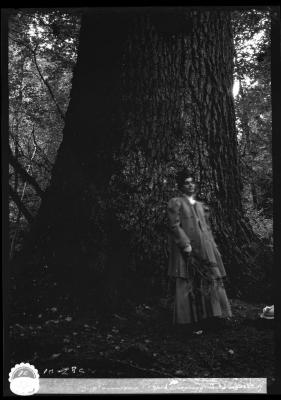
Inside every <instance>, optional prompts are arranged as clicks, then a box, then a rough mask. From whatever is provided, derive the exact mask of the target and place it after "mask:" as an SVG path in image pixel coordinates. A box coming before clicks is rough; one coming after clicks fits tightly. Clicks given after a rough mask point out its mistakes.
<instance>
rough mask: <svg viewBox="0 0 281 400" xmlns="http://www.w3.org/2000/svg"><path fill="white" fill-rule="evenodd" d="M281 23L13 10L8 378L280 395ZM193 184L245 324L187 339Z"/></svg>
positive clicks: (209, 14)
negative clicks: (224, 384)
mask: <svg viewBox="0 0 281 400" xmlns="http://www.w3.org/2000/svg"><path fill="white" fill-rule="evenodd" d="M277 19H278V12H275V11H274V9H273V7H266V6H265V7H262V8H257V7H256V8H250V7H247V8H237V9H236V8H233V7H223V8H222V7H218V8H216V7H211V8H208V7H202V8H200V7H186V8H185V7H139V8H133V7H131V8H121V7H119V8H89V9H78V8H71V9H56V8H51V9H40V8H38V9H28V8H23V9H16V10H14V11H13V10H9V21H8V90H9V124H8V128H9V129H8V140H7V141H6V151H7V153H8V162H9V168H8V174H9V183H8V186H9V193H8V194H9V198H8V202H9V243H8V245H9V246H8V247H9V248H8V252H9V254H8V256H9V265H8V266H7V268H6V270H5V272H6V277H7V281H5V283H4V284H5V287H6V288H7V289H8V290H7V297H5V302H6V306H7V307H6V308H5V313H6V315H5V318H6V319H5V322H6V331H5V333H6V339H8V340H6V342H7V347H5V351H6V355H7V354H8V353H9V354H8V355H7V357H6V360H7V365H8V366H7V368H8V369H9V371H10V369H11V368H12V367H14V365H15V364H16V363H19V362H22V361H24V362H30V363H32V364H34V365H35V366H36V368H38V371H39V374H40V377H49V378H51V377H65V376H71V377H78V376H79V377H90V378H93V377H95V378H97V377H98V378H107V377H108V378H112V377H122V378H128V377H132V378H135V377H138V378H139V377H149V378H151V377H158V378H167V377H168V378H169V377H175V376H176V377H189V378H190V377H214V378H217V377H266V378H267V379H268V385H273V384H274V382H275V378H276V371H275V369H274V362H275V355H276V348H275V338H274V331H273V328H274V323H275V321H276V320H266V319H262V318H260V313H261V311H262V309H263V308H264V306H265V305H266V304H267V305H270V304H274V303H275V301H274V297H273V296H274V294H273V286H274V283H273V280H274V278H273V243H274V241H276V237H274V239H275V240H274V239H273V193H272V178H273V171H272V132H271V131H272V115H271V114H272V103H271V101H272V99H271V67H272V66H271V58H272V51H271V50H272V49H273V48H274V45H275V48H276V46H277V44H276V42H275V44H274V41H273V36H271V33H272V32H271V28H272V29H273V28H274V26H272V25H271V24H272V22H274V21H275V30H278V29H279V25H278V24H279V21H278V24H277V23H276V21H277ZM277 25H278V28H277ZM275 78H276V77H275ZM274 105H275V103H274ZM275 107H276V106H275ZM273 111H274V110H273ZM277 113H278V112H277ZM182 166H185V167H188V168H189V169H190V170H191V171H192V172H193V173H194V175H195V177H196V179H197V181H198V183H199V186H198V189H199V191H198V198H199V199H200V200H201V201H203V202H205V204H206V205H207V206H208V207H209V210H210V212H209V220H210V223H211V225H212V230H213V233H214V236H215V240H216V242H217V244H218V248H219V251H220V252H221V254H222V258H223V262H224V265H225V269H226V272H227V280H226V290H227V294H228V297H229V300H230V303H231V308H232V311H233V317H232V318H231V320H229V321H226V325H225V326H224V327H222V329H218V327H217V326H215V324H214V326H211V327H209V328H208V329H206V330H205V329H203V330H200V331H196V332H193V333H192V335H189V336H186V333H184V332H180V330H178V329H177V328H178V327H176V326H174V325H173V324H172V310H173V295H174V287H173V281H172V280H171V281H169V280H168V277H167V264H168V233H169V230H168V225H167V202H168V200H169V199H170V198H171V197H173V196H177V195H178V194H179V191H178V188H177V186H176V183H175V174H176V171H177V169H178V168H179V167H182ZM275 171H276V170H275ZM275 250H276V246H275ZM7 352H8V353H7ZM9 371H8V372H7V375H8V373H9ZM8 390H9V389H8ZM9 393H10V392H9Z"/></svg>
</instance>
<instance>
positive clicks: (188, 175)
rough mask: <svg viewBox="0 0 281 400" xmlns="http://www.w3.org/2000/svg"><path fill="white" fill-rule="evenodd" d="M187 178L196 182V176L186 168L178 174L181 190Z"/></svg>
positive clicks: (178, 183) (177, 180) (177, 179)
mask: <svg viewBox="0 0 281 400" xmlns="http://www.w3.org/2000/svg"><path fill="white" fill-rule="evenodd" d="M186 178H192V179H193V181H195V178H194V175H193V173H192V172H191V171H190V170H189V169H186V168H184V169H181V170H179V171H178V172H177V174H176V182H177V185H178V188H179V189H180V188H181V187H182V186H183V184H184V182H185V180H186Z"/></svg>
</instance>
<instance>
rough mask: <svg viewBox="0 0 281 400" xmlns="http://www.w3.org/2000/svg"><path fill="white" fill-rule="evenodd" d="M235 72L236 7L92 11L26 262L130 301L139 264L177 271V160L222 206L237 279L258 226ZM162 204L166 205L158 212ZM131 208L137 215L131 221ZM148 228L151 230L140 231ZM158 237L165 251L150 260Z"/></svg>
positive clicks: (218, 225)
mask: <svg viewBox="0 0 281 400" xmlns="http://www.w3.org/2000/svg"><path fill="white" fill-rule="evenodd" d="M232 72H233V43H232V33H231V23H230V15H229V14H228V12H225V11H220V10H214V11H202V12H201V11H200V12H199V11H198V10H197V11H196V10H190V9H179V8H175V9H169V10H166V9H158V8H155V9H122V8H120V9H116V10H107V9H100V10H99V9H94V10H92V11H89V12H87V14H86V15H85V16H84V19H83V21H82V28H81V35H80V45H79V53H78V63H77V66H76V68H75V71H74V78H73V86H72V92H71V101H70V105H69V109H68V112H67V115H66V124H65V128H64V135H63V142H62V144H61V147H60V149H59V151H58V155H57V159H56V163H55V167H54V170H53V175H52V181H51V185H50V187H49V189H48V190H47V192H46V194H45V197H44V198H43V201H42V206H41V209H40V212H39V215H38V217H37V221H36V222H35V224H34V226H33V229H32V231H31V235H30V236H29V240H28V242H27V243H26V246H25V248H24V251H23V253H22V254H21V255H20V258H18V260H20V264H23V263H26V264H33V265H36V266H37V267H38V268H42V266H43V264H47V265H48V266H49V268H52V271H53V272H54V273H55V275H56V277H57V279H59V276H60V280H61V281H67V280H68V281H69V282H70V284H71V285H73V286H75V285H76V287H77V288H80V289H82V291H83V292H85V291H86V292H94V291H95V290H96V289H97V288H98V287H99V288H101V287H102V288H103V289H102V290H107V293H113V292H114V290H115V289H116V290H117V288H118V287H119V288H120V283H122V285H121V287H122V288H123V294H124V293H126V295H128V296H130V293H129V292H128V291H127V289H128V287H129V286H130V282H129V277H130V276H132V277H133V278H132V280H134V278H135V277H136V276H137V274H136V273H134V269H136V268H138V269H139V270H140V269H142V270H143V271H144V274H145V275H146V277H147V280H148V281H149V280H150V279H151V277H152V275H153V273H154V271H155V269H157V268H158V270H161V271H162V272H163V273H164V274H166V271H165V262H166V258H167V257H166V254H165V252H164V247H165V243H166V232H165V230H164V229H163V223H164V220H165V212H164V211H165V207H166V202H167V200H168V198H169V196H170V195H171V194H173V188H172V184H170V183H169V184H168V186H167V185H166V186H165V185H163V177H164V176H165V177H168V182H170V181H169V179H170V178H171V177H172V172H171V171H172V169H171V165H172V166H173V165H174V166H177V165H178V164H183V163H184V164H188V165H189V166H190V167H191V169H193V170H194V171H195V173H196V175H197V177H198V179H199V180H200V183H201V187H200V190H201V196H202V197H203V198H204V199H205V200H206V201H207V202H208V203H210V204H211V205H212V206H213V210H214V213H213V215H214V218H213V223H214V227H215V231H216V233H217V238H218V241H219V242H220V244H221V245H222V251H223V255H225V257H226V259H227V260H229V262H228V266H229V268H231V269H232V271H233V274H232V276H234V275H235V274H236V273H237V268H238V266H239V265H244V264H245V257H244V256H243V254H242V253H241V250H240V247H241V243H245V241H246V240H248V235H249V234H250V231H247V227H246V225H245V224H244V222H243V214H242V207H241V182H240V171H239V162H238V155H237V140H236V129H235V115H234V106H233V99H232ZM168 187H169V190H168V189H167V188H168ZM152 189H153V190H152ZM142 195H143V196H145V201H146V203H145V205H142V204H139V203H138V198H139V197H141V196H142ZM138 196H139V197H138ZM136 199H137V200H136ZM135 200H136V201H135ZM136 204H138V205H137V206H136ZM153 204H156V205H158V206H159V204H160V206H159V207H158V208H157V207H156V210H157V212H158V214H159V213H161V217H159V215H158V219H157V216H156V218H155V215H154V214H153V212H152V210H154V207H151V205H153ZM137 207H138V209H136V208H137ZM120 210H121V211H120ZM162 211H163V213H162ZM126 212H127V214H126ZM130 212H132V219H131V221H134V219H136V222H135V223H133V222H132V225H131V227H130V228H128V226H127V227H124V224H122V216H124V215H126V216H127V220H129V219H130V217H128V215H129V213H130ZM122 213H123V214H122ZM151 213H152V214H151ZM120 215H121V217H120ZM153 218H155V219H153ZM155 221H156V222H155ZM144 222H145V224H144ZM137 224H143V225H145V227H143V225H142V227H143V230H139V231H138V232H137V234H136V231H137V229H138V225H137ZM151 226H152V227H151ZM245 230H246V231H245ZM154 239H155V241H156V242H157V243H156V244H157V246H158V247H157V246H156V247H157V248H156V249H154V248H153V247H151V249H152V251H154V258H153V257H152V256H151V254H148V255H146V256H145V257H143V253H144V251H145V250H144V249H145V248H147V247H146V244H145V243H146V242H154ZM140 242H141V244H139V243H140ZM147 246H148V247H149V245H147ZM31 252H32V258H31ZM23 260H24V261H23ZM155 260H156V261H155ZM157 260H158V261H157ZM149 262H150V264H149ZM17 263H18V262H17ZM234 269H235V270H234ZM229 272H230V273H231V270H229ZM160 275H161V273H160ZM156 276H157V274H156ZM126 280H127V283H128V286H127V289H126V292H125V291H124V282H125V281H126ZM104 282H106V286H104V285H102V286H101V283H104ZM118 282H119V284H118ZM131 282H132V281H131ZM87 285H88V286H87ZM118 285H119V286H118ZM109 288H110V289H109ZM132 288H134V286H132ZM113 289H114V290H113ZM133 290H134V289H132V292H133ZM120 292H121V291H119V294H120ZM78 295H79V294H78ZM105 297H106V296H105V295H103V296H102V300H103V299H104V298H105ZM117 297H118V296H117Z"/></svg>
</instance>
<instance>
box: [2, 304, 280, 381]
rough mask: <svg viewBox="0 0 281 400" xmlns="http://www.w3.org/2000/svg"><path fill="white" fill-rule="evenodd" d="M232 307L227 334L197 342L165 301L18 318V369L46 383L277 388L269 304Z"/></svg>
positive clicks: (14, 325)
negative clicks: (124, 381)
mask: <svg viewBox="0 0 281 400" xmlns="http://www.w3.org/2000/svg"><path fill="white" fill-rule="evenodd" d="M230 301H231V306H232V311H233V317H232V319H231V321H230V322H228V325H227V326H226V327H224V328H223V329H221V330H219V331H217V332H211V331H209V332H207V331H204V330H203V332H202V331H197V333H193V334H191V335H186V334H184V333H183V332H180V331H178V330H176V329H175V327H174V326H173V325H172V323H171V321H172V313H171V309H170V308H169V307H167V306H166V305H165V301H163V300H161V299H160V300H158V302H156V301H151V302H148V303H147V304H137V305H136V304H131V306H130V307H129V308H127V309H126V312H125V311H124V312H119V313H117V314H116V313H114V314H111V315H104V317H103V318H101V317H97V315H95V313H94V312H92V313H91V314H90V315H89V311H86V310H85V312H84V313H82V312H81V311H79V312H78V311H76V312H72V313H70V312H69V310H67V309H64V308H63V306H61V307H60V306H59V305H52V304H49V306H48V307H46V309H45V310H42V312H40V314H36V315H35V314H33V315H32V313H30V315H27V314H25V315H22V316H21V318H19V315H15V316H14V317H13V318H11V324H10V326H9V345H10V349H11V352H10V353H11V359H10V364H11V365H10V366H11V367H13V366H14V365H15V364H16V363H20V362H29V363H31V364H33V365H34V366H35V367H36V368H37V369H38V372H39V375H40V376H41V377H46V378H51V377H61V378H63V377H77V378H78V377H79V378H81V377H87V378H89V377H92V378H137V377H138V378H141V377H142V378H143V377H147V378H172V377H189V378H193V377H206V378H211V377H232V378H238V377H247V378H249V377H263V378H268V383H269V384H272V383H273V382H274V366H275V360H274V329H273V328H274V326H273V321H272V320H263V319H261V318H260V317H259V314H260V313H261V311H262V308H263V307H264V306H265V304H252V303H248V302H245V301H242V300H238V299H232V300H230Z"/></svg>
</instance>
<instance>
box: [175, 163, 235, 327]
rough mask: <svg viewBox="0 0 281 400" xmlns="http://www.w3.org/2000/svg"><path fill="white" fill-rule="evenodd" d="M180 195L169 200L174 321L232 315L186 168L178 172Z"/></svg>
mask: <svg viewBox="0 0 281 400" xmlns="http://www.w3.org/2000/svg"><path fill="white" fill-rule="evenodd" d="M177 183H178V188H179V189H180V191H181V192H182V195H181V196H180V197H174V198H172V199H171V200H170V201H169V203H168V218H169V226H170V230H171V235H170V249H169V255H170V256H169V270H168V275H169V276H170V277H173V278H175V281H176V282H175V283H176V293H175V302H174V315H173V322H174V323H177V324H194V323H197V322H202V321H203V320H204V321H214V320H215V321H216V320H218V318H214V317H219V318H226V317H230V316H231V315H232V313H231V308H230V304H229V301H228V298H227V295H226V292H225V288H224V285H223V280H222V278H224V277H225V276H226V273H225V269H224V265H223V262H222V259H221V255H220V252H219V250H218V248H217V245H216V243H215V241H214V238H213V235H212V231H211V228H210V226H209V224H208V223H207V218H206V215H205V209H204V205H203V203H201V202H199V201H197V200H195V193H196V185H195V182H194V179H193V176H192V175H191V174H190V173H189V172H188V171H186V170H184V171H181V172H179V173H178V175H177Z"/></svg>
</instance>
